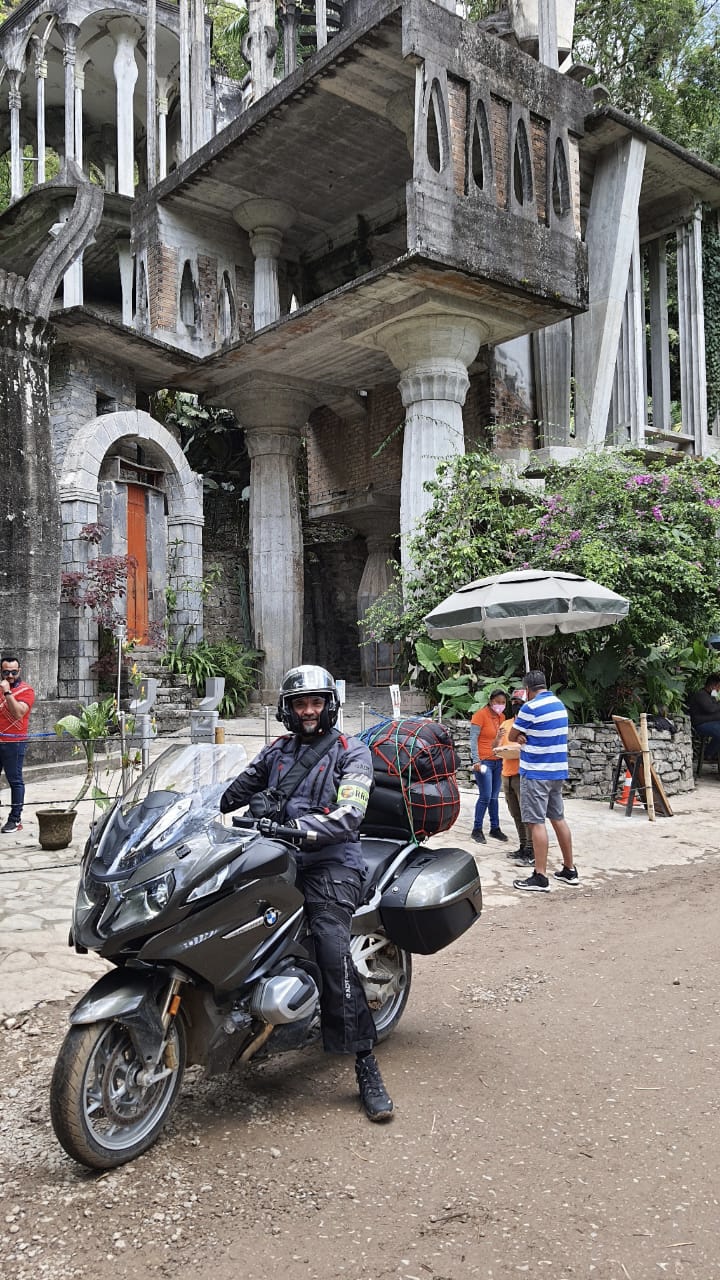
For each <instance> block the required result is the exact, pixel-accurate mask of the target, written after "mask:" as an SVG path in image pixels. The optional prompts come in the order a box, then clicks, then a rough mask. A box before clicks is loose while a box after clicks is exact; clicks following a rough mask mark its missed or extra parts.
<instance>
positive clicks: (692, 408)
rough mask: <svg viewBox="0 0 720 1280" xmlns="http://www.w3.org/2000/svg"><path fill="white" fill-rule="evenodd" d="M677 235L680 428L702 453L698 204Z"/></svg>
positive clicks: (702, 331)
mask: <svg viewBox="0 0 720 1280" xmlns="http://www.w3.org/2000/svg"><path fill="white" fill-rule="evenodd" d="M676 236H677V286H678V315H679V326H678V327H679V331H680V399H681V408H682V423H683V430H684V431H687V432H691V433H692V434H693V435H694V436H695V453H696V454H697V455H698V456H701V455H702V454H703V453H704V452H705V444H706V440H707V434H708V421H707V370H706V366H705V317H704V314H703V279H702V210H701V209H700V207H699V206H698V208H697V209H696V210H695V214H694V216H693V218H692V219H691V221H690V222H687V223H686V224H685V226H683V227H678V229H677V232H676Z"/></svg>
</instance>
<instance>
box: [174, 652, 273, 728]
mask: <svg viewBox="0 0 720 1280" xmlns="http://www.w3.org/2000/svg"><path fill="white" fill-rule="evenodd" d="M262 657H263V655H262V653H261V652H259V651H258V650H257V649H246V648H245V646H244V645H242V644H239V643H238V641H236V640H219V641H217V642H216V643H214V644H210V643H209V642H208V641H206V640H201V641H200V643H199V644H197V645H195V647H194V648H192V649H190V648H188V647H187V646H185V645H184V644H183V643H182V641H179V642H178V643H177V644H176V645H174V646H172V647H171V648H169V649H168V650H167V652H166V653H165V654H163V657H162V663H163V666H165V667H167V669H168V670H169V671H171V672H172V673H173V674H175V675H186V676H187V677H188V679H189V680H190V682H191V684H192V685H193V686H194V687H195V691H196V693H197V694H198V696H202V695H203V693H204V690H205V681H206V680H208V679H212V678H213V677H216V676H223V677H224V679H225V693H224V695H223V698H222V701H221V703H220V706H219V708H218V709H219V711H220V715H221V716H223V717H230V716H234V715H237V713H238V712H240V711H244V710H245V708H246V706H247V704H248V701H249V698H250V693H251V691H252V690H253V689H254V688H255V687H256V683H257V676H258V669H259V666H260V662H261V661H262Z"/></svg>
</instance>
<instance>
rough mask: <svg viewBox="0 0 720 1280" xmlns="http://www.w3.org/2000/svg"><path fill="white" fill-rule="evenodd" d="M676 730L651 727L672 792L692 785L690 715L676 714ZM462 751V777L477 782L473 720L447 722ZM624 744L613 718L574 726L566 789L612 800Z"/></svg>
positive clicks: (659, 767)
mask: <svg viewBox="0 0 720 1280" xmlns="http://www.w3.org/2000/svg"><path fill="white" fill-rule="evenodd" d="M675 723H676V725H677V727H678V731H677V733H676V734H674V735H672V734H669V733H658V732H657V730H655V729H649V734H648V737H649V744H650V754H651V755H652V760H653V765H654V768H655V772H656V773H657V775H658V777H659V778H660V781H661V782H662V784H663V787H664V788H665V791H666V792H667V794H668V795H669V796H673V795H679V794H681V793H682V792H684V791H692V790H693V788H694V786H695V782H694V777H693V764H692V744H691V740H690V721H689V719H687V718H686V717H683V716H680V717H675ZM445 724H446V727H447V729H449V731H450V733H451V734H452V739H453V742H454V744H455V750H456V751H457V753H458V759H459V768H458V780H459V781H460V782H462V783H465V784H466V785H470V784H471V783H472V775H471V769H470V730H469V721H464V720H448V721H446V722H445ZM621 750H622V744H621V742H620V739H619V737H618V735H617V731H616V729H615V726H614V725H612V724H577V725H571V726H570V734H569V746H568V762H569V766H570V778H569V780H568V783H567V786H566V788H565V790H566V794H567V795H571V796H577V797H578V798H582V799H584V800H604V801H605V802H606V803H609V801H610V791H611V788H612V779H613V773H614V770H615V764H616V762H617V758H618V755H619V753H620V751H621Z"/></svg>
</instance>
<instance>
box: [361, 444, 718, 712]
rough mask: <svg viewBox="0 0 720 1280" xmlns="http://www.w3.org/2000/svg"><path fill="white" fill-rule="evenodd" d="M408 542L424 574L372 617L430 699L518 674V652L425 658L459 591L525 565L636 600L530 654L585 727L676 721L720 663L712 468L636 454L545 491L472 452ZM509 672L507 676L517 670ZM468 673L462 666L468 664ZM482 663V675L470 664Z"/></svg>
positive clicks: (613, 457)
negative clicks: (441, 612)
mask: <svg viewBox="0 0 720 1280" xmlns="http://www.w3.org/2000/svg"><path fill="white" fill-rule="evenodd" d="M429 488H430V492H431V493H432V495H433V503H432V507H431V509H430V511H429V512H428V514H427V516H426V517H425V520H424V522H423V524H422V526H421V528H420V530H419V532H418V535H417V537H416V538H415V539H414V541H413V544H412V551H413V556H414V558H415V562H416V563H417V564H418V565H420V566H422V569H421V573H420V574H419V575H418V576H417V577H416V578H414V579H413V580H412V581H411V582H408V583H404V584H402V586H403V593H402V600H403V604H402V605H400V604H398V600H399V599H400V595H399V594H396V595H395V596H394V597H391V598H390V599H386V600H385V601H381V602H379V603H378V604H377V605H376V606H374V607H373V610H372V611H371V614H370V615H369V616H367V617H366V619H365V624H366V627H368V628H369V633H370V636H371V638H373V639H394V640H397V639H399V640H400V641H401V642H402V643H404V645H405V647H406V649H407V650H408V651H409V655H410V658H409V660H410V663H411V664H412V662H415V663H416V664H417V667H418V668H419V669H420V670H421V671H422V672H423V673H424V675H423V676H422V678H421V683H424V684H425V686H426V687H428V688H429V690H430V691H431V693H432V694H433V695H436V694H440V696H442V692H443V691H442V689H441V688H440V686H441V684H442V682H443V681H446V680H448V679H450V678H451V677H453V676H455V675H458V674H462V675H466V674H468V672H469V668H468V657H469V656H471V657H472V659H473V661H474V663H475V664H476V665H475V667H474V670H475V673H476V675H477V678H476V679H474V680H470V681H469V682H467V688H466V690H465V692H466V693H468V692H469V693H472V691H473V689H480V688H481V686H482V684H483V681H484V677H482V678H481V677H480V676H479V672H480V671H482V672H484V673H486V675H488V676H490V675H492V673H495V674H501V673H503V674H504V675H505V676H508V675H509V673H510V672H511V671H512V670H514V671H515V673H516V674H517V675H518V676H519V675H520V674H521V665H522V651H521V647H520V645H519V644H515V643H514V642H512V643H503V644H495V645H487V644H485V645H483V646H482V647H481V648H480V649H478V650H476V651H474V652H473V653H472V655H468V653H467V652H463V654H462V655H460V658H459V659H458V660H457V661H453V660H452V654H450V652H449V649H448V646H447V645H446V646H444V648H445V654H444V655H440V652H439V651H440V647H441V646H440V645H437V646H435V647H434V649H433V648H432V647H431V648H428V640H427V637H426V635H425V634H424V633H425V628H424V624H423V621H422V619H423V617H424V615H425V614H426V613H429V612H430V610H431V609H432V608H433V607H434V606H435V605H437V604H439V603H440V601H441V600H443V599H444V598H445V597H446V596H448V595H449V594H450V593H451V592H452V591H453V590H455V589H456V588H457V587H458V586H460V585H461V584H463V583H467V582H472V581H473V580H474V579H476V578H481V577H485V576H487V575H488V574H491V573H497V572H505V571H507V570H510V569H519V568H523V567H532V568H546V569H550V568H557V569H562V570H567V571H570V572H574V573H580V574H584V575H585V576H587V577H588V578H592V579H593V580H595V581H596V582H600V583H602V585H604V586H607V587H610V588H611V589H613V590H615V591H619V592H620V593H621V594H622V595H625V596H627V597H628V598H629V599H630V602H631V608H630V613H629V616H628V618H627V619H626V620H625V621H623V622H622V623H620V624H618V625H617V626H616V627H613V628H603V629H602V630H600V631H590V632H583V633H581V634H579V635H577V636H555V637H551V638H549V639H544V640H534V641H532V640H531V642H530V647H531V662H532V663H533V665H538V666H542V667H544V668H545V669H546V671H547V673H548V675H549V677H550V678H551V679H552V681H553V683H555V684H557V685H558V686H559V687H560V688H561V689H562V690H563V694H562V696H563V697H564V698H565V699H566V701H567V702H568V705H570V706H571V707H573V708H574V710H575V713H576V716H577V717H579V718H583V719H595V718H601V719H605V718H607V717H608V716H609V715H610V714H611V713H612V712H616V713H619V714H633V715H634V714H636V713H637V712H638V711H639V710H640V709H646V710H658V709H659V708H660V707H661V706H664V707H666V708H668V709H670V710H677V709H678V708H679V707H680V706H681V705H682V700H683V696H684V692H685V688H686V685H687V683H688V682H690V683H692V682H694V681H695V680H696V679H697V678H698V677H699V675H701V674H703V673H704V671H705V670H707V669H709V667H710V666H712V665H713V656H712V653H711V652H710V651H709V650H708V649H707V647H706V646H705V644H704V643H703V641H704V638H705V637H706V636H707V635H708V634H711V633H714V632H715V631H717V630H718V629H720V541H718V539H719V537H720V474H719V473H718V469H717V466H716V465H715V463H714V462H713V461H711V460H703V459H691V458H688V459H685V460H684V461H682V462H679V463H676V464H674V465H663V463H662V461H658V462H653V463H650V464H648V463H647V462H646V461H645V460H644V458H643V455H642V454H640V453H638V452H633V451H627V452H625V453H622V454H616V453H609V452H604V453H600V454H587V455H584V456H582V457H581V458H580V459H578V461H577V462H575V463H573V464H572V465H570V466H568V467H554V468H552V469H551V470H550V471H549V473H548V475H547V478H546V484H545V489H544V492H542V493H540V492H539V491H538V490H537V489H533V488H532V487H530V486H529V485H527V484H526V485H525V486H523V485H522V481H521V482H520V486H518V485H516V484H511V483H509V482H508V481H507V480H506V479H505V478H504V475H503V472H502V470H501V467H500V465H499V463H498V462H497V461H495V460H494V459H493V458H492V457H490V456H489V455H487V454H482V453H481V454H470V455H466V456H465V457H462V458H458V459H454V460H453V461H451V462H448V463H445V464H443V466H442V467H440V468H439V471H438V478H437V481H436V482H435V483H434V484H433V485H431V486H429ZM509 658H510V659H511V661H510V667H509V668H508V659H509ZM459 664H462V665H459ZM471 665H472V664H471Z"/></svg>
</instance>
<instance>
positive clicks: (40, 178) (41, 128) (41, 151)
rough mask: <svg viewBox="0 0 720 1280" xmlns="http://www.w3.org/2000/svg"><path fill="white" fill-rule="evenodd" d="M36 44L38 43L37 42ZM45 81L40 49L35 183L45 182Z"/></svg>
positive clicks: (37, 69) (36, 57) (36, 85)
mask: <svg viewBox="0 0 720 1280" xmlns="http://www.w3.org/2000/svg"><path fill="white" fill-rule="evenodd" d="M38 44H40V42H39V41H38ZM46 80H47V58H46V57H45V56H44V53H43V50H42V48H40V49H39V50H36V54H35V102H36V110H35V115H36V117H37V148H36V155H37V160H36V161H35V181H36V182H38V183H41V182H44V181H45V81H46Z"/></svg>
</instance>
